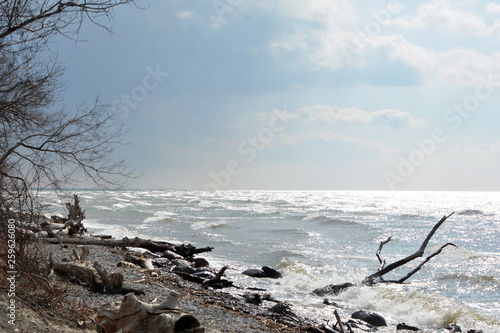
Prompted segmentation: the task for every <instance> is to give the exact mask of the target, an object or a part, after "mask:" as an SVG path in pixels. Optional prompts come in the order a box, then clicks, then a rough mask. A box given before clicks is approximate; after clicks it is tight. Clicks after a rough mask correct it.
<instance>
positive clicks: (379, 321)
mask: <svg viewBox="0 0 500 333" xmlns="http://www.w3.org/2000/svg"><path fill="white" fill-rule="evenodd" d="M351 318H354V319H359V320H362V321H364V322H366V323H368V324H370V325H373V326H387V322H386V321H385V319H384V317H382V316H381V315H379V314H377V313H375V312H370V311H364V310H359V311H356V312H354V313H353V314H352V315H351Z"/></svg>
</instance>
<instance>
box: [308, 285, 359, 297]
mask: <svg viewBox="0 0 500 333" xmlns="http://www.w3.org/2000/svg"><path fill="white" fill-rule="evenodd" d="M353 286H354V284H352V283H349V282H346V283H342V284H330V285H328V286H326V287H323V288H317V289H314V290H313V294H315V295H318V296H325V295H338V294H340V293H341V292H343V291H345V290H347V289H349V288H350V287H353Z"/></svg>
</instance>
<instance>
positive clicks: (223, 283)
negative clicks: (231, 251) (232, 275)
mask: <svg viewBox="0 0 500 333" xmlns="http://www.w3.org/2000/svg"><path fill="white" fill-rule="evenodd" d="M227 268H228V266H224V267H222V268H221V269H220V271H219V272H218V273H217V274H216V275H215V277H214V278H213V279H210V280H206V281H204V282H203V283H202V284H201V288H202V289H204V288H207V287H212V288H215V289H222V288H227V287H232V286H233V282H231V281H229V280H224V279H222V276H223V275H224V272H225V271H226V269H227Z"/></svg>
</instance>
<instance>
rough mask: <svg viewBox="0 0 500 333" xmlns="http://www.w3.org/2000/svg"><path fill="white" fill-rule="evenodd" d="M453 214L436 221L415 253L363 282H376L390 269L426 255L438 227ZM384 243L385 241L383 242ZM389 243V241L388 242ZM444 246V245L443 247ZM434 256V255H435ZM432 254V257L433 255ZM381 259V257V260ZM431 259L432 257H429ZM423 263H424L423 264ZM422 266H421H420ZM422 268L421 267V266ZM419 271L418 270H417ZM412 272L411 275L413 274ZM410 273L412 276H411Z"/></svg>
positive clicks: (380, 247)
mask: <svg viewBox="0 0 500 333" xmlns="http://www.w3.org/2000/svg"><path fill="white" fill-rule="evenodd" d="M451 215H453V213H451V214H450V215H448V216H446V215H445V216H443V217H442V218H441V220H439V222H438V223H436V225H434V227H433V228H432V230H431V231H430V232H429V234H428V235H427V237H426V238H425V240H424V241H423V243H422V245H421V246H420V248H419V249H418V250H417V251H416V252H415V253H413V254H411V255H409V256H407V257H405V258H403V259H401V260H398V261H396V262H393V263H392V264H390V265H388V266H385V265H384V267H383V268H382V267H381V269H379V270H378V271H377V272H376V273H374V274H372V275H370V276H368V277H366V278H365V279H364V280H363V284H367V285H371V284H373V283H374V281H375V280H376V279H378V278H381V277H382V276H384V275H385V274H387V273H389V272H390V271H392V270H394V269H396V268H398V267H400V266H403V265H405V264H407V263H409V262H410V261H412V260H414V259H416V258H420V257H422V256H423V255H424V251H425V248H426V247H427V245H428V244H429V241H430V240H431V238H432V236H434V234H435V233H436V231H437V229H438V228H439V227H440V226H441V225H442V224H443V223H444V221H446V220H447V219H448V218H449V217H450V216H451ZM382 243H383V242H382ZM386 243H387V242H386ZM382 246H383V244H381V245H380V246H379V250H381V249H382ZM442 248H444V246H443V247H442ZM377 254H379V253H377ZM437 254H438V253H436V254H435V255H437ZM433 256H434V255H433ZM433 256H431V258H432V257H433ZM377 257H379V256H377ZM380 260H381V259H380V258H379V261H380ZM429 260H430V258H429ZM429 260H426V261H425V262H427V261H429ZM425 262H424V263H425ZM422 265H423V264H422ZM420 267H421V266H420ZM419 269H420V268H419ZM417 271H418V270H417ZM413 274H414V273H413ZM413 274H411V275H413ZM411 275H410V276H411Z"/></svg>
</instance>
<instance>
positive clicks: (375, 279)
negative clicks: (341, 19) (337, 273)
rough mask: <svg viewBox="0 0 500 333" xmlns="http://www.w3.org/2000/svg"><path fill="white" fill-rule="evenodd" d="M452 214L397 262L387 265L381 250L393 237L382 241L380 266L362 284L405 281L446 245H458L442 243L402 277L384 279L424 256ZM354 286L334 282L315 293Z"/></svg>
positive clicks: (339, 290) (435, 226) (379, 251)
mask: <svg viewBox="0 0 500 333" xmlns="http://www.w3.org/2000/svg"><path fill="white" fill-rule="evenodd" d="M452 215H453V213H451V214H450V215H445V216H443V217H442V218H441V219H440V220H439V222H437V223H436V224H435V225H434V227H433V228H432V230H431V231H430V232H429V234H428V235H427V237H426V238H425V239H424V241H423V242H422V244H421V245H420V248H419V249H418V250H417V251H416V252H414V253H413V254H411V255H409V256H407V257H405V258H403V259H400V260H398V261H395V262H393V263H391V264H389V265H387V266H386V262H385V260H383V259H382V256H381V251H382V248H383V247H384V245H385V244H387V243H389V242H390V241H391V237H389V238H388V239H386V240H384V241H382V242H380V245H379V247H378V250H377V253H376V256H377V259H378V260H379V262H380V267H379V269H378V270H377V272H375V273H373V274H371V275H369V276H367V277H366V278H365V279H363V282H362V284H364V285H370V286H371V285H374V284H376V283H404V282H405V281H406V280H408V279H409V278H410V277H411V276H413V275H414V274H415V273H416V272H418V271H419V270H420V269H421V268H422V266H423V265H425V264H426V263H427V262H428V261H429V260H431V259H432V258H433V257H435V256H437V255H438V254H440V253H441V251H442V250H443V249H444V248H445V247H447V246H455V247H456V245H454V244H452V243H446V244H444V245H442V246H441V247H440V248H439V249H438V250H437V251H436V252H434V253H432V254H431V255H429V256H428V257H427V258H425V260H424V261H422V262H421V263H420V264H419V265H418V266H417V267H415V268H414V269H413V270H411V271H410V272H409V273H408V274H406V275H405V276H404V277H402V278H400V279H393V280H384V278H383V276H384V275H386V274H387V273H389V272H391V271H393V270H395V269H396V268H398V267H401V266H403V265H406V264H408V263H409V262H411V261H413V260H415V259H417V258H421V257H423V255H424V252H425V249H426V248H427V245H428V244H429V241H430V240H431V238H432V237H433V236H434V234H435V233H436V231H437V230H438V229H439V227H440V226H441V225H442V224H443V223H444V222H445V221H446V220H447V219H448V218H449V217H450V216H452ZM352 286H355V284H353V283H349V282H348V283H343V284H339V285H333V284H332V285H328V286H326V287H323V288H318V289H315V290H313V293H314V294H316V295H318V296H324V295H328V294H333V295H336V294H339V293H341V292H343V291H344V290H346V289H348V288H350V287H352Z"/></svg>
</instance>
